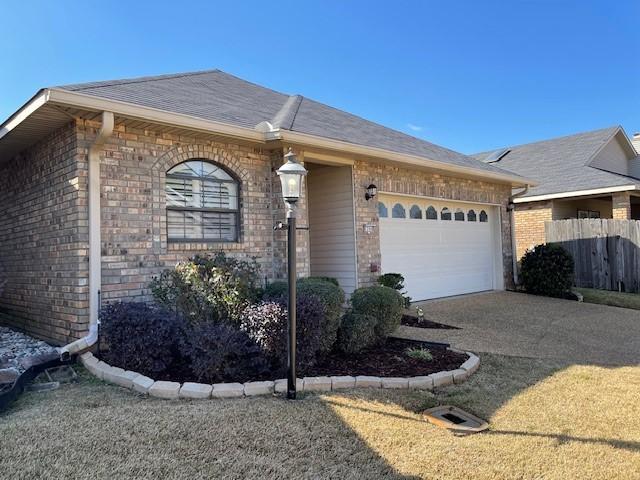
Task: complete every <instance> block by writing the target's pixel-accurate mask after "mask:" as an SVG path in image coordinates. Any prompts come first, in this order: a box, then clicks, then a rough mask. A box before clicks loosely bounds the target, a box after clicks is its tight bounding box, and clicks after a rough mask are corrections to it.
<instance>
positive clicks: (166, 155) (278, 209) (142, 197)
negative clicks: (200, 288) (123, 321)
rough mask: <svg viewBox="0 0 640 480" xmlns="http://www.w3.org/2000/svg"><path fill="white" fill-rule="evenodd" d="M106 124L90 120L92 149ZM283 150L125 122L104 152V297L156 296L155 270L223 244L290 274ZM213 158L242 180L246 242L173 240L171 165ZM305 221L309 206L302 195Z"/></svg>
mask: <svg viewBox="0 0 640 480" xmlns="http://www.w3.org/2000/svg"><path fill="white" fill-rule="evenodd" d="M97 128H99V124H94V123H91V122H85V123H84V124H82V125H80V127H79V131H80V132H81V134H83V137H84V138H83V140H82V141H81V145H82V146H83V147H84V148H83V152H85V153H86V152H87V148H88V145H89V144H90V143H89V142H90V141H91V140H92V139H93V138H94V137H95V135H96V132H97ZM282 156H283V152H282V151H269V150H266V149H265V150H263V149H262V148H260V147H256V146H251V145H241V144H235V143H230V142H224V141H221V140H219V139H217V140H214V139H212V138H211V137H195V136H194V137H187V136H177V135H173V134H166V133H158V132H156V131H154V130H149V129H146V130H140V129H135V128H128V127H125V126H124V125H121V124H117V125H116V128H115V130H114V133H113V136H112V137H111V138H109V139H108V140H107V143H106V144H105V146H104V157H103V158H102V160H101V173H100V174H101V195H102V204H101V215H102V232H101V233H102V256H103V257H102V298H103V301H105V302H108V301H113V300H116V299H118V300H132V299H148V298H149V296H150V292H149V290H148V288H147V286H148V283H149V281H150V280H151V279H152V278H153V276H156V275H158V274H159V273H160V272H161V271H162V270H163V269H165V268H169V267H171V266H173V265H175V263H177V262H179V261H181V260H185V259H187V258H188V257H190V256H192V255H195V254H196V253H206V252H215V251H219V250H223V251H225V252H227V253H228V254H230V255H233V256H237V257H243V258H249V257H256V259H257V261H258V263H259V264H260V266H261V269H262V274H263V276H265V277H267V278H268V279H274V278H283V277H284V276H285V274H286V250H285V248H286V232H284V231H279V232H274V231H273V225H274V223H275V222H276V221H277V220H282V221H284V220H285V219H284V205H283V202H282V199H281V195H280V183H279V180H278V179H277V177H276V174H275V169H276V168H278V167H279V166H280V165H281V164H282V161H283V160H282ZM194 158H199V159H205V160H209V161H212V162H215V163H218V164H220V165H222V166H224V167H226V168H227V169H228V170H229V171H231V172H232V173H233V174H234V175H235V176H236V177H237V178H238V179H239V180H240V207H239V209H240V232H239V241H238V242H218V243H202V242H188V243H185V242H179V243H173V242H170V241H168V240H167V233H166V209H165V193H164V191H165V173H166V171H167V170H169V169H170V168H172V167H173V166H175V165H177V164H178V163H181V162H183V161H186V160H189V159H194ZM300 210H301V216H302V218H301V220H300V223H301V224H302V223H304V221H305V220H304V219H305V218H306V217H305V214H306V210H305V206H304V202H301V208H300ZM306 248H307V245H306V242H305V238H304V234H301V235H300V237H299V245H298V257H299V260H300V273H301V274H305V273H307V272H308V260H307V257H308V255H306Z"/></svg>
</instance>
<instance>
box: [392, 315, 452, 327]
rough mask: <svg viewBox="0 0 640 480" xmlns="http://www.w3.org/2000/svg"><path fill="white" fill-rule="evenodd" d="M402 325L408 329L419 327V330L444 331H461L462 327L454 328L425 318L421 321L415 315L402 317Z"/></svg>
mask: <svg viewBox="0 0 640 480" xmlns="http://www.w3.org/2000/svg"><path fill="white" fill-rule="evenodd" d="M400 323H401V324H402V325H407V326H408V327H418V328H441V329H443V330H460V327H454V326H453V325H445V324H444V323H438V322H433V321H431V320H427V319H426V318H423V319H422V320H420V319H419V318H418V317H415V316H413V315H402V320H401V321H400Z"/></svg>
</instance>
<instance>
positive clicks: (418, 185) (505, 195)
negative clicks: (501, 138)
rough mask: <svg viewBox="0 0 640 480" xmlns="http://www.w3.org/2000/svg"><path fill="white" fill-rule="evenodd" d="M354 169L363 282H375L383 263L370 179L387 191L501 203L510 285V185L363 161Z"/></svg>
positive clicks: (359, 264) (360, 270) (357, 232)
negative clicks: (370, 198)
mask: <svg viewBox="0 0 640 480" xmlns="http://www.w3.org/2000/svg"><path fill="white" fill-rule="evenodd" d="M353 172H354V173H353V174H354V188H355V192H356V195H355V211H356V244H357V249H358V280H359V284H360V286H367V285H372V284H374V283H375V282H376V278H377V277H378V276H379V274H380V273H379V272H372V265H373V266H379V265H380V229H379V222H378V205H377V202H376V201H367V200H366V199H365V197H364V192H365V188H366V187H367V186H368V185H369V184H371V183H373V184H374V185H376V186H377V187H378V190H379V191H384V192H390V193H400V194H407V195H419V196H425V197H433V198H442V199H451V200H461V201H467V202H480V203H493V204H498V205H500V216H501V221H502V224H501V232H502V254H503V265H504V281H505V285H507V286H509V285H512V284H513V277H512V273H511V272H512V253H511V228H510V225H509V214H508V212H507V204H508V200H509V195H511V187H510V186H509V185H504V184H497V183H487V182H481V181H478V180H468V179H462V178H454V177H449V176H445V175H440V174H437V173H429V172H424V171H418V170H411V169H406V168H398V167H392V166H389V165H383V164H379V163H372V162H363V161H358V162H356V163H355V165H354V167H353ZM365 224H372V225H374V228H373V229H371V230H370V232H366V231H365V229H364V225H365Z"/></svg>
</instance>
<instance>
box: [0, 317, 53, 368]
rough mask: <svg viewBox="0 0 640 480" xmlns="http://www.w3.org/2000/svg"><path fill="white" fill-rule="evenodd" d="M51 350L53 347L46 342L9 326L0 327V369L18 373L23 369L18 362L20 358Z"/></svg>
mask: <svg viewBox="0 0 640 480" xmlns="http://www.w3.org/2000/svg"><path fill="white" fill-rule="evenodd" d="M53 352H55V347H52V346H51V345H49V344H48V343H45V342H43V341H41V340H36V339H35V338H32V337H30V336H29V335H25V334H24V333H20V332H16V331H15V330H11V329H10V328H7V327H0V370H2V369H13V370H16V371H17V372H18V373H19V374H20V373H22V372H23V371H24V370H25V368H24V367H23V366H22V365H21V364H20V361H21V360H23V359H25V358H27V357H32V356H36V355H43V354H48V353H53Z"/></svg>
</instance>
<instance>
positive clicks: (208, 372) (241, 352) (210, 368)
mask: <svg viewBox="0 0 640 480" xmlns="http://www.w3.org/2000/svg"><path fill="white" fill-rule="evenodd" d="M179 343H180V350H181V352H182V355H183V356H184V357H185V358H186V359H187V360H188V361H189V366H190V368H191V371H192V372H193V375H194V376H195V378H196V380H197V381H199V382H206V383H219V382H225V381H234V382H242V381H246V380H252V379H257V378H260V377H261V376H263V375H265V374H266V373H268V371H269V369H268V364H267V362H266V360H265V358H264V356H263V354H262V351H261V350H260V347H259V346H258V345H257V344H256V343H255V342H254V341H253V340H251V339H250V338H249V336H248V335H247V334H246V333H244V332H242V331H240V330H238V329H236V328H235V327H233V326H231V325H226V324H223V323H218V324H216V323H200V324H192V325H189V326H187V327H186V329H185V332H184V334H183V336H182V337H181V338H180V342H179Z"/></svg>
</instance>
